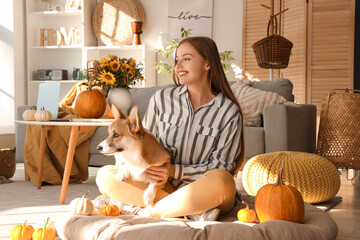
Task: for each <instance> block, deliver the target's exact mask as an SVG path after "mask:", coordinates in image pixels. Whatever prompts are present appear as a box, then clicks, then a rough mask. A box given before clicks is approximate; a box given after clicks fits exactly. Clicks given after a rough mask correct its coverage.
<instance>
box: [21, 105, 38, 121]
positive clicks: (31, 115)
mask: <svg viewBox="0 0 360 240" xmlns="http://www.w3.org/2000/svg"><path fill="white" fill-rule="evenodd" d="M35 113H36V106H35V105H32V106H31V108H30V109H26V110H25V111H24V112H23V115H22V117H23V119H24V120H25V121H35Z"/></svg>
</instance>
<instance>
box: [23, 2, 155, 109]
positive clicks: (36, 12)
mask: <svg viewBox="0 0 360 240" xmlns="http://www.w3.org/2000/svg"><path fill="white" fill-rule="evenodd" d="M49 3H51V4H55V5H56V4H58V5H61V6H63V7H64V6H65V3H66V0H50V1H49ZM96 3H97V1H96V0H82V2H81V6H82V9H81V10H74V11H45V10H44V9H43V8H44V5H43V2H42V1H41V0H27V1H26V28H27V29H26V32H27V82H28V104H30V105H33V104H36V102H37V95H38V86H39V84H40V83H42V82H49V81H44V80H39V79H37V70H38V69H65V70H67V71H68V79H67V80H50V81H59V82H60V83H61V92H60V99H61V98H63V97H64V96H65V95H66V93H67V92H68V91H69V90H70V89H71V88H72V87H73V86H74V84H76V83H77V82H78V80H72V71H73V68H74V67H75V68H80V69H81V70H83V69H85V68H86V67H87V62H88V61H93V60H95V59H97V60H100V59H101V58H102V57H108V55H109V54H112V55H117V56H119V57H121V58H123V57H125V58H129V57H132V58H134V59H136V61H137V62H139V61H141V62H142V63H143V66H144V75H145V76H144V77H145V79H146V81H144V82H143V83H142V84H138V85H137V86H135V87H144V86H155V85H156V74H155V70H154V68H153V67H154V66H155V50H154V49H151V48H150V47H148V46H146V45H137V46H132V45H129V46H98V45H99V44H98V40H97V38H96V36H95V34H94V32H93V30H92V26H91V23H92V13H93V11H94V9H95V6H96ZM61 27H65V29H66V31H69V29H70V28H71V27H76V28H79V29H81V44H80V45H75V46H74V45H66V46H40V29H41V28H51V29H54V30H55V31H58V30H60V28H61Z"/></svg>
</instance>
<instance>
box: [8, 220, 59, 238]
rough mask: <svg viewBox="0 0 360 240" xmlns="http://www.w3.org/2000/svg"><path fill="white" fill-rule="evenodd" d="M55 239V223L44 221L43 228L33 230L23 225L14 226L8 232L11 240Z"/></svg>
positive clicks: (31, 227) (29, 226)
mask: <svg viewBox="0 0 360 240" xmlns="http://www.w3.org/2000/svg"><path fill="white" fill-rule="evenodd" d="M55 237H56V229H55V222H54V221H50V220H49V218H47V219H46V221H45V224H44V227H43V228H37V229H36V230H35V229H34V227H33V226H31V225H27V224H26V221H25V222H24V223H23V224H19V225H16V226H14V227H13V228H12V229H11V231H10V238H11V240H31V239H32V240H54V239H55Z"/></svg>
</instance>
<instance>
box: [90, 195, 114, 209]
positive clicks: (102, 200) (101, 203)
mask: <svg viewBox="0 0 360 240" xmlns="http://www.w3.org/2000/svg"><path fill="white" fill-rule="evenodd" d="M92 202H93V204H94V207H95V209H100V208H102V207H106V206H107V205H109V204H110V200H109V198H108V197H106V196H104V195H100V196H97V197H96V198H95V199H94V200H93V201H92Z"/></svg>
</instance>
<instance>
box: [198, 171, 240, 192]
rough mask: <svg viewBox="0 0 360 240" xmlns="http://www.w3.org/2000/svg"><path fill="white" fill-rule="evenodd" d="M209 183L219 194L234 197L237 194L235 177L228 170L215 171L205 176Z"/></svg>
mask: <svg viewBox="0 0 360 240" xmlns="http://www.w3.org/2000/svg"><path fill="white" fill-rule="evenodd" d="M204 177H206V178H207V179H208V180H207V181H209V185H210V186H211V187H212V188H214V189H217V190H218V191H219V194H221V193H222V195H228V194H229V195H233V194H235V193H236V185H235V180H234V177H233V176H232V175H231V174H230V173H229V172H228V171H226V170H223V169H213V170H210V171H208V172H206V173H205V174H204Z"/></svg>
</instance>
